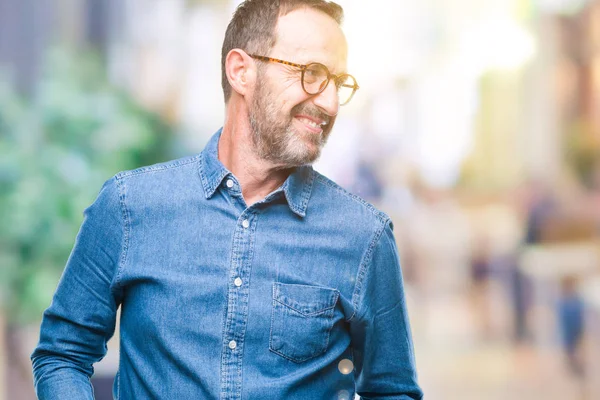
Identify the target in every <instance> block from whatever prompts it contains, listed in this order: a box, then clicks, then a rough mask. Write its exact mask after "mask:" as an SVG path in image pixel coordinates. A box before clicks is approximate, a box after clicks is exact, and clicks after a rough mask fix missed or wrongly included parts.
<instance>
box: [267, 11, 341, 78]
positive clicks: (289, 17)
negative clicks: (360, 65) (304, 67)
mask: <svg viewBox="0 0 600 400" xmlns="http://www.w3.org/2000/svg"><path fill="white" fill-rule="evenodd" d="M276 35H277V41H276V43H275V46H274V47H273V49H272V50H271V55H272V57H276V58H283V59H285V60H289V61H293V62H297V63H301V64H306V63H309V62H320V63H322V64H325V65H327V67H329V68H331V69H332V70H333V71H332V72H335V71H337V72H339V71H345V69H346V58H347V54H348V46H347V44H346V38H345V36H344V33H343V32H342V30H341V28H340V26H339V25H338V23H337V22H336V21H335V20H334V19H333V18H331V17H329V16H328V15H327V14H325V13H323V12H321V11H318V10H315V9H312V8H308V7H304V8H299V9H297V10H294V11H291V12H290V13H288V14H286V15H283V16H280V17H279V19H278V21H277V27H276Z"/></svg>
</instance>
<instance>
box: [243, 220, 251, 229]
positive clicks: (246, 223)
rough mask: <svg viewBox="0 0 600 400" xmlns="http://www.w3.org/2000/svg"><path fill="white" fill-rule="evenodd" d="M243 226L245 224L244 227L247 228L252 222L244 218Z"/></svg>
mask: <svg viewBox="0 0 600 400" xmlns="http://www.w3.org/2000/svg"><path fill="white" fill-rule="evenodd" d="M242 226H243V227H244V228H247V227H249V226H250V222H248V220H247V219H245V220H243V221H242Z"/></svg>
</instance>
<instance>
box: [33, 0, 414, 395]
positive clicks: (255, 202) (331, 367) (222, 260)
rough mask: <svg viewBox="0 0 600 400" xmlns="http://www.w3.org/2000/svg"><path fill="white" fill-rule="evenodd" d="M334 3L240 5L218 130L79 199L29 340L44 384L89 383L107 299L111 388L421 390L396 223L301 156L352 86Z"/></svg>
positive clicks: (44, 388) (82, 389) (40, 387)
mask: <svg viewBox="0 0 600 400" xmlns="http://www.w3.org/2000/svg"><path fill="white" fill-rule="evenodd" d="M342 17H343V11H342V9H341V7H340V6H338V5H337V4H335V3H333V2H327V1H322V0H281V1H272V0H248V1H245V2H243V3H242V4H241V5H240V6H239V7H238V9H237V10H236V12H235V14H234V16H233V18H232V20H231V22H230V24H229V26H228V28H227V32H226V34H225V40H224V43H223V48H222V86H223V90H224V95H225V103H226V116H225V121H224V126H223V128H221V129H219V130H218V131H217V132H216V133H215V134H214V136H213V137H212V139H211V140H210V142H209V143H208V144H207V146H206V148H205V149H204V151H203V152H202V153H200V154H198V155H195V156H190V157H186V158H181V159H177V160H173V161H169V162H166V163H161V164H156V165H152V166H147V167H141V168H138V169H136V170H132V171H124V172H120V173H118V174H116V175H115V176H114V177H112V178H111V179H109V180H108V181H106V182H105V184H104V185H103V187H102V189H101V190H100V193H99V195H98V197H97V199H96V201H95V202H94V203H93V204H92V205H91V206H90V207H88V208H87V209H86V210H85V213H84V214H85V219H84V222H83V224H82V226H81V229H80V231H79V234H78V236H77V239H76V243H75V246H74V248H73V250H72V253H71V256H70V257H69V260H68V262H67V266H66V268H65V271H64V273H63V276H62V278H61V281H60V283H59V286H58V288H57V290H56V293H55V295H54V298H53V301H52V304H51V305H50V307H49V308H48V309H47V310H46V312H45V313H44V318H43V321H42V326H41V333H40V340H39V344H38V346H37V348H36V349H35V351H34V353H33V354H32V362H33V371H34V379H35V386H36V391H37V395H38V397H39V398H40V399H63V398H73V399H75V398H76V399H86V398H87V399H90V398H93V392H92V387H91V385H90V381H89V378H90V376H91V375H92V374H93V364H94V363H95V362H97V361H98V360H100V359H101V358H102V357H103V356H104V355H105V353H106V343H107V341H108V340H109V339H110V337H111V336H112V335H113V333H114V329H115V320H116V316H117V309H118V308H119V307H120V308H121V317H120V318H121V319H120V323H121V325H120V349H121V350H120V365H119V371H118V374H117V377H116V378H115V383H114V386H113V394H114V396H115V397H117V398H120V399H130V398H131V399H137V398H175V399H180V398H221V399H240V398H249V399H258V398H260V399H284V398H285V399H329V398H336V399H350V398H352V397H354V395H355V394H358V395H360V396H363V398H369V399H376V398H395V399H421V398H422V391H421V389H420V387H419V385H418V383H417V378H416V367H415V360H414V352H413V344H412V338H411V333H410V327H409V322H408V316H407V311H406V304H405V298H404V289H403V281H402V275H401V271H400V266H399V262H398V254H397V249H396V243H395V239H394V235H393V233H392V222H391V221H390V219H389V217H388V216H387V215H385V214H384V213H382V212H380V211H378V210H377V209H375V208H374V207H373V206H371V205H370V204H368V203H366V202H365V201H363V200H362V199H360V198H358V197H357V196H354V195H351V194H349V193H347V192H346V191H344V190H343V189H341V188H340V187H339V186H338V185H336V184H335V183H334V182H332V181H330V180H328V179H327V178H326V177H324V176H322V175H320V174H319V173H317V172H316V171H314V170H313V169H312V167H311V166H310V165H311V164H312V163H313V162H314V161H315V160H316V159H317V158H318V157H319V155H320V153H321V149H322V148H323V146H324V145H325V142H326V141H327V138H328V136H329V134H330V132H331V129H332V127H333V124H334V122H335V119H336V115H337V113H338V110H339V107H340V105H343V104H345V103H347V102H349V101H350V100H351V98H352V96H353V95H354V93H355V92H356V90H357V89H358V85H357V83H356V80H355V79H354V78H353V77H352V76H351V75H349V74H347V73H346V58H347V45H346V40H345V37H344V34H343V33H342V31H341V29H340V24H341V21H342Z"/></svg>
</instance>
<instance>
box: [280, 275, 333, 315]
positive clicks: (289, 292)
mask: <svg viewBox="0 0 600 400" xmlns="http://www.w3.org/2000/svg"><path fill="white" fill-rule="evenodd" d="M339 295H340V293H339V292H338V291H337V290H336V289H331V288H327V287H321V286H311V285H297V284H289V283H280V282H275V283H273V300H275V301H278V302H279V303H281V304H283V305H285V306H288V307H290V308H292V309H294V310H295V311H297V312H299V313H301V314H304V315H311V314H317V313H320V312H323V311H325V310H329V309H331V308H333V307H335V303H336V302H337V300H338V297H339Z"/></svg>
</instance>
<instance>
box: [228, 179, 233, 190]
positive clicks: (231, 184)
mask: <svg viewBox="0 0 600 400" xmlns="http://www.w3.org/2000/svg"><path fill="white" fill-rule="evenodd" d="M227 187H228V188H232V187H233V181H232V180H231V179H227Z"/></svg>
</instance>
